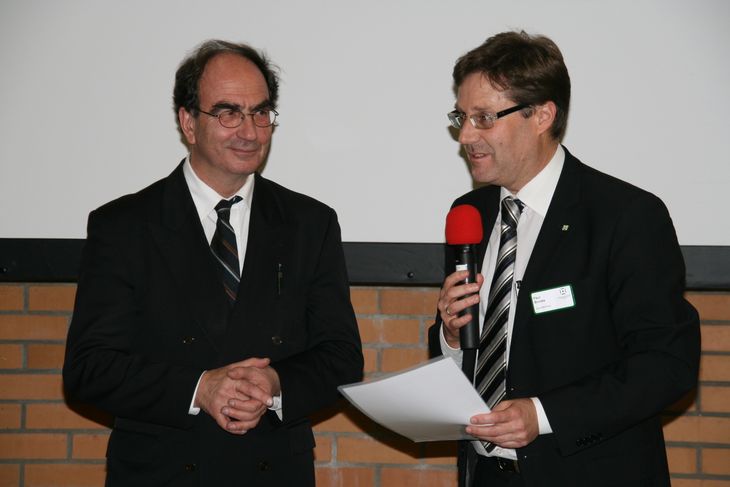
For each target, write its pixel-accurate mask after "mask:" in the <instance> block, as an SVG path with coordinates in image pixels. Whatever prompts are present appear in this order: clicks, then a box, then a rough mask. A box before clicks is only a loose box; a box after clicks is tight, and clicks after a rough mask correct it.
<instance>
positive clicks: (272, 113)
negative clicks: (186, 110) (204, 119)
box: [198, 108, 279, 129]
mask: <svg viewBox="0 0 730 487" xmlns="http://www.w3.org/2000/svg"><path fill="white" fill-rule="evenodd" d="M198 111H199V112H200V113H205V114H206V115H209V116H211V117H215V118H217V119H218V121H219V122H220V124H221V125H223V126H224V127H225V128H228V129H234V128H236V127H239V126H240V125H241V124H242V123H243V119H244V118H246V117H247V116H248V117H251V119H252V120H253V123H254V125H256V126H257V127H270V126H271V125H274V124H275V123H276V116H277V115H279V112H277V111H276V110H274V109H273V108H259V109H258V110H255V111H253V112H251V113H243V112H242V111H241V110H237V109H236V110H234V109H232V108H231V109H227V110H223V111H221V112H218V113H208V112H206V111H204V110H200V109H198Z"/></svg>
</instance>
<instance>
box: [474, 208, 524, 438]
mask: <svg viewBox="0 0 730 487" xmlns="http://www.w3.org/2000/svg"><path fill="white" fill-rule="evenodd" d="M523 206H524V205H523V204H522V202H521V201H520V200H517V199H514V198H512V197H511V196H508V197H506V198H505V199H503V200H502V223H501V227H500V237H499V252H498V254H497V265H496V266H495V269H494V277H493V278H492V286H491V287H490V288H489V299H488V300H487V303H488V304H487V311H486V313H485V314H484V326H483V327H482V332H481V335H480V338H479V356H478V360H477V367H476V374H475V379H474V384H475V385H476V388H477V391H478V392H479V394H480V395H481V396H482V398H483V399H484V402H485V403H486V404H487V406H489V408H490V409H491V408H493V407H494V406H496V405H497V403H499V401H501V400H502V399H503V398H504V395H505V387H506V383H505V378H506V374H505V371H506V366H507V319H508V317H509V307H510V300H511V299H512V276H513V274H514V268H515V254H516V253H517V221H518V220H519V218H520V214H521V213H522V208H523ZM484 447H485V448H486V450H487V451H488V452H491V451H492V450H494V447H495V445H493V444H492V443H489V442H484Z"/></svg>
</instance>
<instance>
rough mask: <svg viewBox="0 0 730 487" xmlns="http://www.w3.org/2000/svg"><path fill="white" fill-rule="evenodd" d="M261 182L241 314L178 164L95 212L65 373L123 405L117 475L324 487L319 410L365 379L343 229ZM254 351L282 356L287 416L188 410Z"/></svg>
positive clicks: (94, 399)
mask: <svg viewBox="0 0 730 487" xmlns="http://www.w3.org/2000/svg"><path fill="white" fill-rule="evenodd" d="M255 177H256V185H255V188H254V193H253V201H252V207H251V222H250V228H249V237H248V246H247V250H246V256H245V261H244V268H243V273H242V278H241V285H240V288H239V294H238V300H237V301H236V303H235V305H234V307H233V308H232V309H230V307H229V305H228V304H227V302H226V297H225V294H224V291H223V287H222V284H221V281H220V279H219V277H218V274H217V271H216V265H215V263H214V260H213V256H212V254H211V251H210V248H209V246H208V243H207V240H206V238H205V235H204V232H203V228H202V225H201V223H200V220H199V217H198V215H197V213H196V210H195V206H194V204H193V200H192V197H191V196H190V192H189V190H188V188H187V184H186V182H185V179H184V176H183V172H182V164H181V165H180V166H178V168H177V169H176V170H175V171H174V172H173V173H172V174H171V175H170V176H169V177H167V178H165V179H163V180H161V181H158V182H157V183H155V184H153V185H151V186H150V187H148V188H146V189H144V190H142V191H140V192H139V193H136V194H134V195H128V196H125V197H122V198H120V199H118V200H116V201H113V202H111V203H109V204H107V205H105V206H103V207H101V208H99V209H97V210H95V211H94V212H92V213H91V214H90V216H89V225H88V238H87V242H86V245H85V248H84V253H83V259H82V264H81V271H80V277H79V283H78V291H77V296H76V305H75V308H74V314H73V319H72V323H71V327H70V330H69V335H68V343H67V352H66V361H65V364H64V371H63V374H64V383H65V387H66V389H67V391H68V392H69V393H70V395H72V396H74V397H75V398H76V399H78V400H81V401H85V402H89V403H92V404H95V405H96V406H98V407H99V408H101V409H103V410H106V411H109V412H111V413H112V414H113V415H114V416H115V423H114V429H113V431H112V435H111V438H110V440H109V446H108V452H107V459H108V461H107V470H108V475H107V485H111V486H116V485H120V486H122V485H123V486H130V485H136V486H142V485H145V486H146V485H150V486H152V485H154V486H158V485H175V486H199V485H202V486H209V485H211V486H212V485H215V486H229V485H230V486H232V485H246V486H266V487H272V486H290V485H313V484H314V467H313V446H314V437H313V434H312V431H311V427H310V423H309V421H308V419H307V415H309V414H310V413H312V412H314V411H316V410H318V409H320V408H322V407H324V406H328V405H330V404H332V403H333V402H334V401H335V400H336V399H337V397H338V393H337V389H336V388H337V386H338V385H339V384H343V383H349V382H354V381H358V380H360V379H361V377H362V366H363V361H362V352H361V345H360V338H359V334H358V330H357V324H356V321H355V317H354V313H353V310H352V306H351V304H350V300H349V286H348V279H347V275H346V269H345V262H344V255H343V251H342V245H341V241H340V229H339V225H338V223H337V217H336V215H335V212H334V211H333V210H332V209H330V208H328V207H326V206H325V205H323V204H321V203H319V202H317V201H315V200H313V199H311V198H309V197H306V196H304V195H301V194H297V193H294V192H292V191H289V190H287V189H285V188H283V187H281V186H279V185H277V184H275V183H273V182H271V181H269V180H267V179H264V178H263V177H260V176H258V175H256V176H255ZM280 266H281V270H282V273H283V276H282V277H281V279H280V281H278V276H277V273H278V270H279V267H280ZM229 310H230V311H229ZM249 357H269V358H271V361H272V366H273V367H274V368H275V369H276V371H277V372H278V374H279V377H280V380H281V387H282V391H283V422H282V421H280V420H279V419H278V417H277V416H276V414H275V413H274V412H271V411H269V412H267V413H266V415H264V417H262V419H261V421H260V423H259V425H258V426H257V427H256V428H255V429H253V430H251V431H249V432H247V433H246V434H245V435H243V436H237V435H232V434H229V433H227V432H225V431H224V430H222V429H221V428H220V427H219V426H218V425H217V424H216V423H215V422H214V421H213V420H212V419H211V418H210V416H208V415H207V414H205V413H204V412H201V413H200V414H199V415H198V416H191V415H189V414H188V407H189V405H190V402H191V399H192V398H193V391H194V389H195V386H196V383H197V381H198V378H199V376H200V374H201V372H202V371H203V370H207V369H213V368H216V367H221V366H224V365H227V364H230V363H233V362H236V361H239V360H243V359H246V358H249Z"/></svg>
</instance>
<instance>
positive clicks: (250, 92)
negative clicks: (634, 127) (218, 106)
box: [199, 53, 269, 106]
mask: <svg viewBox="0 0 730 487" xmlns="http://www.w3.org/2000/svg"><path fill="white" fill-rule="evenodd" d="M199 91H200V100H201V104H203V103H205V102H209V103H218V102H221V101H227V102H232V103H235V104H239V105H241V106H246V105H248V104H257V103H260V102H262V101H264V100H266V99H268V97H269V89H268V86H267V85H266V80H265V79H264V75H263V74H262V73H261V71H259V68H258V67H256V65H255V64H254V63H252V62H251V61H249V60H248V59H246V58H244V57H242V56H239V55H237V54H233V53H223V54H218V55H217V56H215V57H213V58H212V59H211V60H210V61H208V64H207V65H206V66H205V70H204V71H203V75H202V76H201V78H200V85H199Z"/></svg>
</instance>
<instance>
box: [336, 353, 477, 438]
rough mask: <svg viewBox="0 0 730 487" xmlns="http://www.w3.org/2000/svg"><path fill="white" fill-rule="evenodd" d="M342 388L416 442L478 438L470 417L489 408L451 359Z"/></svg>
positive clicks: (377, 417) (366, 410)
mask: <svg viewBox="0 0 730 487" xmlns="http://www.w3.org/2000/svg"><path fill="white" fill-rule="evenodd" d="M339 390H340V392H341V393H342V394H343V395H344V396H345V397H346V398H347V399H348V400H349V401H350V402H351V403H352V404H353V405H354V406H355V407H357V408H358V409H359V410H360V411H362V412H363V413H364V414H365V415H367V416H368V417H370V419H372V420H373V421H375V422H377V423H379V424H381V425H383V426H385V427H386V428H388V429H391V430H393V431H395V432H396V433H398V434H401V435H403V436H405V437H407V438H410V439H411V440H413V441H416V442H420V441H441V440H459V439H474V437H472V436H471V435H468V434H466V432H465V428H466V426H467V425H468V424H469V420H470V418H471V417H472V416H474V415H476V414H483V413H488V412H489V408H488V407H487V406H486V404H484V401H483V400H482V398H481V397H480V396H479V394H477V392H476V390H474V387H472V385H471V384H470V383H469V381H468V380H467V379H466V377H465V376H464V374H463V373H462V371H461V370H459V367H457V365H456V364H455V363H454V361H453V360H452V359H450V358H448V357H440V358H437V359H433V360H430V361H428V362H426V363H425V364H422V365H419V366H417V367H414V368H412V369H408V370H406V371H403V372H398V373H396V374H392V375H389V376H386V377H383V378H380V379H377V380H374V381H371V382H359V383H357V384H349V385H345V386H340V388H339ZM444 399H445V400H444Z"/></svg>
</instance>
